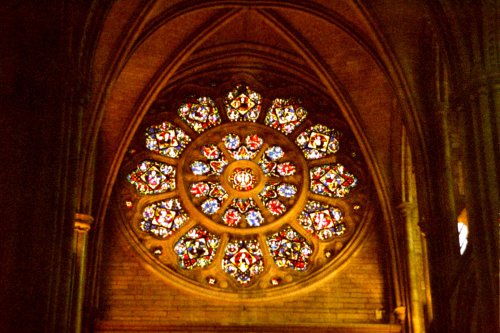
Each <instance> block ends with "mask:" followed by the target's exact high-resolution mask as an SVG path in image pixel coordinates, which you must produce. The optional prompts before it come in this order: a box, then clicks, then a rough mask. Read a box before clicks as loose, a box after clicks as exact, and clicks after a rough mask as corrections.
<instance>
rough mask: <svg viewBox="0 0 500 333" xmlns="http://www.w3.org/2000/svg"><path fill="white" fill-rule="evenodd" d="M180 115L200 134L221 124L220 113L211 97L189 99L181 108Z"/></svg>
mask: <svg viewBox="0 0 500 333" xmlns="http://www.w3.org/2000/svg"><path fill="white" fill-rule="evenodd" d="M178 113H179V116H180V117H181V118H182V120H184V121H185V122H186V123H187V124H188V125H189V126H190V127H191V128H192V129H193V130H195V131H196V132H198V133H201V132H203V131H204V130H206V129H207V128H210V127H213V126H216V125H218V124H220V122H221V118H220V115H219V111H218V110H217V107H216V106H215V103H214V101H213V100H212V99H211V98H210V97H199V98H194V97H192V98H189V99H188V100H187V101H186V103H184V104H182V105H181V106H180V107H179V110H178Z"/></svg>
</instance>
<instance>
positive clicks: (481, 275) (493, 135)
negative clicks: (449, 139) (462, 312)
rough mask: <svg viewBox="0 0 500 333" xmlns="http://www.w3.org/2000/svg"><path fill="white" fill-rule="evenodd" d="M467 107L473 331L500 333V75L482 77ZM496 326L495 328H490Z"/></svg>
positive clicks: (466, 156)
mask: <svg viewBox="0 0 500 333" xmlns="http://www.w3.org/2000/svg"><path fill="white" fill-rule="evenodd" d="M468 104H469V107H468V108H467V107H466V108H465V110H464V111H465V112H464V124H463V131H464V137H465V139H466V147H464V149H465V150H466V154H465V176H466V177H465V178H466V180H467V188H466V193H465V194H466V207H467V213H468V221H469V246H470V247H471V250H472V252H473V261H474V267H475V274H476V282H477V290H476V299H477V300H478V301H477V303H476V304H477V306H476V308H475V313H476V319H475V320H474V324H473V325H474V326H475V327H472V328H471V332H498V327H499V319H498V317H499V316H498V309H499V300H498V292H499V286H498V281H499V275H498V270H499V267H498V229H499V213H500V196H499V185H500V184H499V183H500V143H499V136H500V131H499V126H500V123H499V122H500V73H499V72H498V71H497V72H496V73H488V74H487V75H481V76H480V77H479V78H478V79H477V80H476V82H475V85H474V86H473V87H472V89H471V92H470V95H469V101H468ZM492 327H495V329H496V330H491V328H492Z"/></svg>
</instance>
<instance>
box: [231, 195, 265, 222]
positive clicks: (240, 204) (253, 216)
mask: <svg viewBox="0 0 500 333" xmlns="http://www.w3.org/2000/svg"><path fill="white" fill-rule="evenodd" d="M229 207H230V209H232V210H235V211H237V212H238V213H239V216H242V214H244V216H245V220H246V221H247V223H248V226H250V227H258V226H260V225H261V224H262V223H263V222H264V217H263V216H262V213H261V212H260V210H259V208H258V207H257V205H256V204H255V201H254V200H253V199H252V198H234V199H233V201H232V202H231V204H230V206H229ZM224 223H225V222H224ZM225 224H227V223H225Z"/></svg>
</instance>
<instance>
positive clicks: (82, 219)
mask: <svg viewBox="0 0 500 333" xmlns="http://www.w3.org/2000/svg"><path fill="white" fill-rule="evenodd" d="M93 222H94V218H93V217H92V216H90V215H88V214H80V213H76V214H75V231H80V232H87V231H89V230H90V226H91V225H92V223H93Z"/></svg>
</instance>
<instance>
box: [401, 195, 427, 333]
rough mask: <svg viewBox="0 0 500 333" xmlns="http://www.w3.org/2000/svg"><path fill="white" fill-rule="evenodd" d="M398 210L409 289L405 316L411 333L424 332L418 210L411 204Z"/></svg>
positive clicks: (405, 204) (404, 204) (422, 275)
mask: <svg viewBox="0 0 500 333" xmlns="http://www.w3.org/2000/svg"><path fill="white" fill-rule="evenodd" d="M398 208H399V210H400V212H401V217H402V219H403V221H404V223H405V234H406V260H407V263H408V268H407V269H408V280H409V281H408V284H409V287H410V309H409V313H408V314H407V315H406V316H408V317H409V318H408V320H409V322H408V325H409V326H410V329H411V332H415V333H417V332H425V314H424V303H425V295H423V291H422V284H423V283H424V280H425V277H424V267H423V262H422V261H421V260H419V258H421V257H422V246H421V236H420V231H419V226H418V208H417V205H416V204H415V203H412V202H405V203H402V204H401V205H399V206H398ZM423 260H425V259H423ZM405 313H406V311H405Z"/></svg>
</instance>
